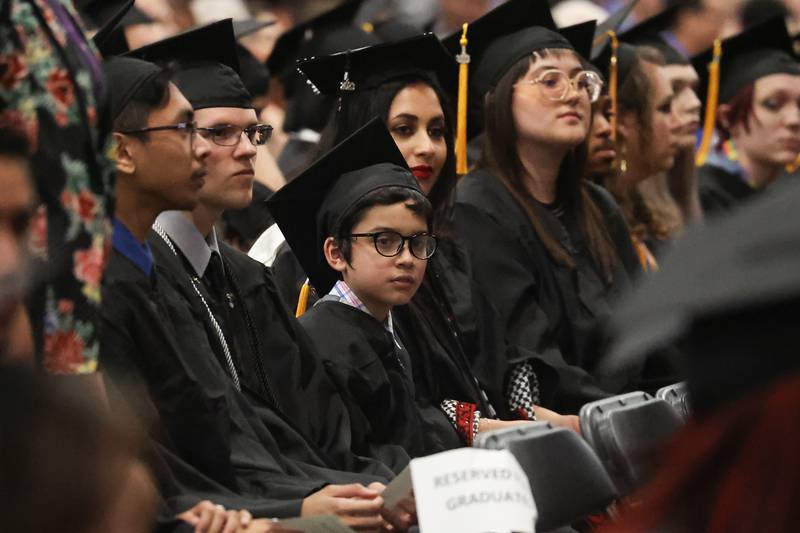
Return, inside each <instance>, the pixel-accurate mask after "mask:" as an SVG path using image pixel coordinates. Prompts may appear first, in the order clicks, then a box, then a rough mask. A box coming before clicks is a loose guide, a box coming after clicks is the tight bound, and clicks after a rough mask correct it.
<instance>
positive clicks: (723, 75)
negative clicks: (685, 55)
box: [692, 17, 800, 103]
mask: <svg viewBox="0 0 800 533" xmlns="http://www.w3.org/2000/svg"><path fill="white" fill-rule="evenodd" d="M712 59H713V48H711V49H708V50H706V51H705V52H702V53H700V54H698V55H696V56H695V57H693V58H692V64H693V65H694V67H695V69H696V70H697V73H698V74H699V76H700V91H698V92H700V93H701V94H703V95H704V96H705V93H706V92H707V91H708V81H709V68H708V67H709V64H710V63H711V61H712ZM770 74H800V65H798V63H797V58H796V57H795V55H794V47H793V45H792V39H791V38H790V37H789V33H788V32H787V30H786V22H785V21H784V19H783V17H775V18H772V19H769V20H766V21H764V22H762V23H760V24H757V25H755V26H751V27H749V28H747V29H745V30H744V31H742V32H741V33H739V34H738V35H735V36H733V37H730V38H728V39H725V40H723V41H722V55H721V56H720V58H719V99H718V101H719V103H725V102H727V101H729V100H730V99H731V98H732V97H733V96H735V95H736V93H738V92H739V91H740V90H741V89H742V88H744V87H745V86H746V85H749V84H751V83H753V82H754V81H756V80H757V79H759V78H763V77H764V76H769V75H770Z"/></svg>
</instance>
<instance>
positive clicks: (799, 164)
mask: <svg viewBox="0 0 800 533" xmlns="http://www.w3.org/2000/svg"><path fill="white" fill-rule="evenodd" d="M798 168H800V154H797V157H795V158H794V161H792V162H791V163H789V164H788V165H786V172H787V173H789V174H794V173H795V171H796V170H797V169H798Z"/></svg>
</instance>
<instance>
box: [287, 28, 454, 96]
mask: <svg viewBox="0 0 800 533" xmlns="http://www.w3.org/2000/svg"><path fill="white" fill-rule="evenodd" d="M297 68H298V70H300V72H302V73H303V74H304V75H305V76H306V78H307V79H308V81H309V83H311V84H312V87H313V88H315V89H316V90H317V91H319V92H320V93H322V94H326V95H344V94H347V93H349V92H355V91H363V90H369V89H374V88H376V87H378V86H380V85H382V84H384V83H386V82H387V81H390V80H392V79H396V78H400V77H403V76H408V75H414V74H416V75H420V76H422V77H426V78H431V77H432V78H434V79H436V80H437V81H438V82H439V83H440V84H441V85H442V87H444V88H445V89H446V90H450V91H451V92H452V93H454V92H455V88H456V62H455V61H454V60H453V57H452V56H451V55H450V54H449V53H448V52H447V49H445V48H444V47H443V46H442V44H441V43H440V42H439V39H437V38H436V36H435V35H433V34H432V33H428V34H425V35H420V36H418V37H412V38H410V39H405V40H402V41H398V42H395V43H384V44H377V45H374V46H368V47H364V48H360V49H357V50H351V51H347V52H339V53H336V54H332V55H329V56H323V57H316V58H313V59H309V60H306V61H302V62H301V63H299V64H298V67H297Z"/></svg>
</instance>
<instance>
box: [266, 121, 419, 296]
mask: <svg viewBox="0 0 800 533" xmlns="http://www.w3.org/2000/svg"><path fill="white" fill-rule="evenodd" d="M384 187H403V188H407V189H412V190H415V191H417V192H420V193H421V191H420V189H419V185H418V184H417V181H416V179H414V176H413V174H411V171H409V170H408V166H407V165H406V162H405V159H404V158H403V154H401V153H400V150H399V149H398V148H397V144H396V143H395V142H394V139H393V138H392V136H391V134H390V133H389V132H388V130H387V129H386V126H385V125H384V123H383V121H382V120H380V119H379V118H375V119H373V120H371V121H370V122H368V123H367V124H366V125H365V126H364V127H362V128H360V129H359V130H357V131H356V132H355V133H353V134H352V135H350V136H349V137H348V138H347V139H345V140H344V141H342V142H341V143H340V144H338V145H336V146H335V147H334V148H333V149H332V150H331V151H330V152H328V153H327V154H325V155H324V156H322V157H321V158H320V159H318V160H317V161H316V162H314V163H313V164H312V165H311V166H310V167H309V168H308V169H307V170H306V171H304V172H303V173H302V174H300V175H299V176H298V177H296V178H295V179H293V180H292V181H290V182H289V183H287V184H286V185H284V186H283V187H282V188H281V189H280V190H279V191H278V192H276V193H275V194H273V195H272V197H270V198H269V200H267V206H268V207H269V210H270V212H271V213H272V216H273V218H274V219H275V222H276V223H277V224H278V227H279V228H280V230H281V232H282V233H283V235H284V237H286V242H288V243H289V246H290V247H291V248H292V252H293V253H294V255H295V256H296V257H297V259H298V261H300V264H301V265H302V267H303V270H305V272H306V274H307V275H308V277H309V279H310V281H311V283H312V284H313V285H314V287H315V288H316V290H317V293H318V294H327V293H328V291H330V289H331V287H333V285H334V284H335V283H336V281H337V279H339V278H338V274H337V272H336V271H334V270H333V269H332V268H331V267H330V266H329V265H328V263H327V261H326V260H325V256H324V254H323V251H322V248H323V244H324V242H325V239H326V238H328V237H329V236H331V230H332V228H333V227H334V226H336V225H337V224H338V222H339V221H340V220H341V217H342V216H344V215H345V214H346V213H347V212H348V211H349V210H350V209H351V208H352V207H353V206H354V205H355V204H356V203H357V202H358V201H359V200H360V199H361V198H363V197H364V196H365V195H367V194H369V193H371V192H373V191H375V190H377V189H381V188H384Z"/></svg>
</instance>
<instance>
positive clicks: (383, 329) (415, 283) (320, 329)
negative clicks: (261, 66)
mask: <svg viewBox="0 0 800 533" xmlns="http://www.w3.org/2000/svg"><path fill="white" fill-rule="evenodd" d="M268 205H269V207H270V211H271V212H272V214H273V216H274V217H275V220H276V222H277V223H278V225H279V226H280V228H281V231H282V232H283V233H284V235H285V236H286V239H287V242H288V243H289V245H290V246H291V247H292V250H293V252H294V253H295V254H296V256H297V258H298V260H299V261H300V263H301V264H302V266H303V269H304V270H305V272H306V273H307V274H308V275H309V278H310V280H311V283H312V284H313V285H314V287H315V288H316V289H317V292H318V293H319V294H326V296H324V297H323V298H321V299H320V301H319V302H317V304H316V305H315V306H314V307H313V309H310V310H309V311H307V312H306V313H305V314H303V315H302V317H301V318H300V323H301V324H302V325H303V327H304V328H305V329H306V331H307V332H308V334H309V335H310V336H311V338H312V340H313V341H314V343H315V345H316V347H317V349H318V351H319V352H320V355H321V356H322V358H323V360H324V362H325V366H326V369H327V370H328V374H329V375H330V376H331V378H332V379H333V380H334V381H335V382H336V384H337V385H338V387H339V388H340V390H341V391H342V394H343V396H344V397H345V400H346V402H347V404H348V409H349V411H350V418H351V420H352V422H353V442H354V443H363V444H364V445H365V446H366V449H365V450H359V451H360V452H361V453H369V454H370V455H373V456H378V457H381V459H382V460H383V461H384V462H386V463H388V464H393V463H394V462H395V460H396V458H394V457H391V456H386V455H385V454H387V453H390V452H391V451H392V447H390V446H388V445H394V446H397V447H399V448H401V449H403V450H404V451H405V452H406V453H407V454H408V455H410V456H411V457H414V456H421V455H426V454H430V453H435V452H437V451H441V450H445V449H450V448H455V447H458V446H460V445H462V442H461V440H460V438H459V435H458V433H457V432H456V430H455V427H454V425H453V423H452V422H451V419H450V418H449V417H448V415H447V414H446V413H445V411H444V408H443V407H442V406H441V405H439V404H437V405H433V404H432V403H433V402H431V403H430V404H426V403H423V401H422V400H420V399H419V398H420V396H419V395H418V394H416V392H415V379H414V371H415V370H418V369H416V368H415V365H414V364H413V361H412V356H410V355H409V352H408V351H407V350H406V349H405V348H404V346H403V340H402V339H403V332H401V331H398V329H397V328H396V324H395V322H394V321H393V317H392V310H393V308H394V307H395V306H399V305H404V304H407V303H408V302H409V301H410V300H411V298H412V297H413V296H414V293H415V292H416V291H417V289H418V288H419V286H420V284H421V282H422V280H423V277H424V275H425V269H426V263H427V260H428V259H429V258H430V257H432V256H433V254H434V252H435V251H436V238H435V236H433V235H432V234H431V216H432V208H431V204H430V202H429V201H428V200H427V198H426V197H425V196H424V194H422V192H421V190H420V189H419V185H418V184H417V181H416V179H415V178H414V176H413V175H412V174H411V172H410V171H409V170H408V168H407V166H406V163H405V160H404V158H403V156H402V154H401V153H400V152H399V151H398V149H397V146H396V144H395V142H394V141H393V139H392V137H391V135H390V134H389V133H388V132H387V131H386V127H385V126H384V124H383V122H381V121H380V120H379V119H375V120H373V121H372V122H370V123H369V124H368V125H366V126H364V127H363V128H362V129H360V130H359V131H358V132H356V133H354V134H353V135H352V136H351V137H350V138H348V139H347V140H346V141H344V142H343V143H342V144H340V145H339V146H337V147H336V148H334V149H333V150H332V151H331V152H330V153H328V154H327V155H326V156H324V157H323V158H322V159H321V160H319V161H318V162H316V163H315V164H314V165H313V166H312V167H310V168H309V169H308V170H307V171H306V172H304V173H303V174H301V175H300V176H299V177H297V178H296V179H295V180H293V181H291V182H290V183H289V184H287V185H286V186H285V187H284V188H283V189H281V190H280V191H278V192H277V193H275V195H273V197H272V198H271V199H270V200H268ZM312 213H313V216H310V214H312ZM476 420H477V418H476ZM382 454H384V455H382Z"/></svg>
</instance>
